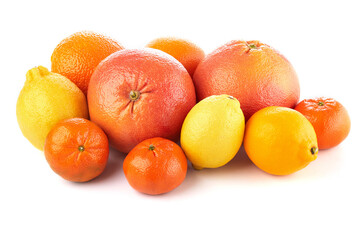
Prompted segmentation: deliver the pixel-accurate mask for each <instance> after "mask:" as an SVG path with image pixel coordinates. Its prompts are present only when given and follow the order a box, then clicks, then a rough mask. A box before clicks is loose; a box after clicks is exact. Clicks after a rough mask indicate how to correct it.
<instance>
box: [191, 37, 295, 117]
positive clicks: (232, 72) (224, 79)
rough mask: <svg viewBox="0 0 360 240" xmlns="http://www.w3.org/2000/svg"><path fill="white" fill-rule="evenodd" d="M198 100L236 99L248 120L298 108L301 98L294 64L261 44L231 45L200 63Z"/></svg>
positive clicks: (254, 42) (219, 49)
mask: <svg viewBox="0 0 360 240" xmlns="http://www.w3.org/2000/svg"><path fill="white" fill-rule="evenodd" d="M193 80H194V84H195V89H196V94H197V100H198V101H200V100H202V99H204V98H206V97H208V96H211V95H218V94H228V95H231V96H234V97H236V98H237V99H238V100H239V102H240V104H241V109H242V110H243V112H244V115H245V119H246V120H248V119H249V118H250V117H251V115H253V114H254V113H255V112H257V111H258V110H260V109H262V108H265V107H268V106H283V107H290V108H294V107H295V105H296V104H297V102H298V101H299V97H300V87H299V81H298V78H297V75H296V73H295V70H294V68H293V67H292V65H291V64H290V62H289V61H288V60H287V59H286V58H285V57H284V56H283V55H281V54H280V53H279V52H278V51H276V50H275V49H273V48H272V47H270V46H268V45H266V44H264V43H261V42H259V41H238V40H234V41H231V42H229V43H227V44H225V45H223V46H221V47H220V48H218V49H216V50H215V51H213V52H212V53H210V54H209V55H208V56H206V57H205V59H204V60H203V61H202V62H200V64H199V65H198V67H197V68H196V71H195V73H194V76H193Z"/></svg>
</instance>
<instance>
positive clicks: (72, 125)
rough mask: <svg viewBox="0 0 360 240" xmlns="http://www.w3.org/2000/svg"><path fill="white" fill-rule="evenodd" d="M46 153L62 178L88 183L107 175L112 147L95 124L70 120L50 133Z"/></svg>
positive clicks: (54, 169)
mask: <svg viewBox="0 0 360 240" xmlns="http://www.w3.org/2000/svg"><path fill="white" fill-rule="evenodd" d="M81 147H83V148H81ZM44 153H45V157H46V160H47V162H48V163H49V165H50V167H51V169H52V170H53V171H54V172H55V173H57V174H58V175H60V176H61V177H62V178H64V179H66V180H68V181H73V182H87V181H89V180H91V179H93V178H95V177H97V176H99V175H100V174H101V173H102V172H103V171H104V169H105V166H106V163H107V160H108V156H109V143H108V139H107V137H106V135H105V133H104V132H103V131H102V130H101V128H99V127H98V126H97V125H96V124H95V123H92V122H90V121H89V120H86V119H83V118H71V119H66V120H63V121H60V122H59V123H57V124H56V125H55V126H54V128H53V129H52V130H51V131H50V132H49V135H48V136H47V138H46V141H45V149H44Z"/></svg>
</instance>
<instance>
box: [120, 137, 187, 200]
mask: <svg viewBox="0 0 360 240" xmlns="http://www.w3.org/2000/svg"><path fill="white" fill-rule="evenodd" d="M123 169H124V173H125V176H126V179H127V180H128V182H129V184H130V185H131V187H133V188H134V189H135V190H137V191H139V192H142V193H146V194H150V195H157V194H162V193H167V192H170V191H171V190H173V189H175V188H176V187H178V186H179V185H180V184H181V183H182V182H183V181H184V179H185V176H186V172H187V160H186V156H185V154H184V152H183V151H182V149H181V148H180V147H179V146H178V145H177V144H176V143H174V142H172V141H170V140H167V139H164V138H159V137H157V138H151V139H147V140H144V141H142V142H141V143H139V144H138V145H136V147H135V148H134V149H132V150H131V151H130V153H129V154H128V155H127V156H126V158H125V160H124V164H123Z"/></svg>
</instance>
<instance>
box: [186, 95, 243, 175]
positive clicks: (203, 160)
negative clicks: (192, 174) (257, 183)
mask: <svg viewBox="0 0 360 240" xmlns="http://www.w3.org/2000/svg"><path fill="white" fill-rule="evenodd" d="M244 129H245V118H244V114H243V112H242V111H241V109H240V103H239V101H238V100H237V99H236V98H233V97H232V96H229V95H214V96H210V97H207V98H205V99H204V100H202V101H200V102H199V103H198V104H196V105H195V106H194V107H193V108H192V109H191V111H190V112H189V113H188V115H187V116H186V118H185V121H184V123H183V126H182V129H181V138H180V142H181V147H182V149H183V150H184V152H185V154H186V156H187V158H188V159H189V160H190V161H191V163H192V164H193V166H194V168H195V169H202V168H217V167H221V166H223V165H225V164H226V163H228V162H229V161H230V160H231V159H232V158H234V156H235V155H236V153H237V152H238V151H239V148H240V146H241V144H242V140H243V136H244Z"/></svg>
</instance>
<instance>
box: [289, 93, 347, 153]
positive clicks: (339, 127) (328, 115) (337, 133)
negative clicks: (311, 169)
mask: <svg viewBox="0 0 360 240" xmlns="http://www.w3.org/2000/svg"><path fill="white" fill-rule="evenodd" d="M295 110H297V111H299V112H300V113H302V114H303V115H304V116H305V117H306V118H307V119H308V120H309V121H310V122H311V124H312V125H313V126H314V129H315V132H316V135H317V140H318V145H319V149H328V148H332V147H335V146H337V145H338V144H340V143H341V142H342V141H344V139H345V138H346V137H347V136H348V134H349V132H350V125H351V122H350V116H349V114H348V112H347V110H346V109H345V107H344V106H343V105H342V104H341V103H339V102H338V101H336V100H335V99H333V98H326V97H320V98H311V99H305V100H302V101H301V102H300V103H299V104H298V105H297V106H296V107H295Z"/></svg>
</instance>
